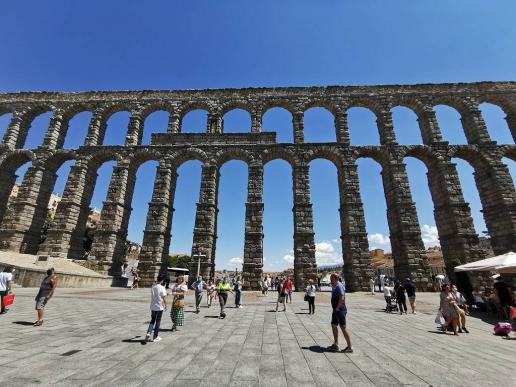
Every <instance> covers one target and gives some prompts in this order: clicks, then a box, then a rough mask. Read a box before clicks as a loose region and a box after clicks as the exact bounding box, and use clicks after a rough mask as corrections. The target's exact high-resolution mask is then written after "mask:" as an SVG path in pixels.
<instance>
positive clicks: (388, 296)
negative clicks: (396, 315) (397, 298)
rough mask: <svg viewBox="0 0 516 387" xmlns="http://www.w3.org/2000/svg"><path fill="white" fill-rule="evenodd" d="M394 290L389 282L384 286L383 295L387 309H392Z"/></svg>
mask: <svg viewBox="0 0 516 387" xmlns="http://www.w3.org/2000/svg"><path fill="white" fill-rule="evenodd" d="M392 292H393V288H391V287H390V286H389V285H388V283H386V284H385V285H384V286H383V297H384V298H385V311H386V312H391V311H392V309H393V308H392Z"/></svg>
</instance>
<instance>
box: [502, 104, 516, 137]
mask: <svg viewBox="0 0 516 387" xmlns="http://www.w3.org/2000/svg"><path fill="white" fill-rule="evenodd" d="M505 121H507V125H508V126H509V130H510V131H511V135H512V139H513V141H514V142H515V143H516V112H515V111H509V112H507V116H506V117H505Z"/></svg>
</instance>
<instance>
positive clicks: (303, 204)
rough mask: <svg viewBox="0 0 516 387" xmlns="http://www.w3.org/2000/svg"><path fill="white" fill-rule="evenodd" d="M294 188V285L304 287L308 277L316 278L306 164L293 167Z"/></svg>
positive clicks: (298, 287) (299, 287)
mask: <svg viewBox="0 0 516 387" xmlns="http://www.w3.org/2000/svg"><path fill="white" fill-rule="evenodd" d="M292 180H293V185H292V186H293V188H294V208H293V212H294V285H295V287H296V290H297V291H299V290H301V289H304V287H305V285H306V283H307V281H308V279H310V278H313V279H316V276H317V263H316V261H315V241H314V227H313V215H312V203H311V202H310V171H309V166H308V165H306V164H303V165H295V166H294V167H293V174H292Z"/></svg>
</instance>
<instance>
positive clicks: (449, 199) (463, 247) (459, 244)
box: [427, 160, 485, 282]
mask: <svg viewBox="0 0 516 387" xmlns="http://www.w3.org/2000/svg"><path fill="white" fill-rule="evenodd" d="M427 166H428V165H427ZM428 167H429V168H428V184H429V187H430V193H431V195H432V201H433V204H434V214H435V222H436V225H437V230H438V233H439V241H440V244H441V251H442V253H443V259H444V263H445V266H446V273H447V275H448V278H450V280H452V281H454V280H455V272H454V267H455V266H457V264H459V261H460V263H461V264H462V263H468V262H473V261H478V260H480V259H484V258H485V252H484V250H483V249H481V248H480V246H479V244H478V243H479V240H478V235H477V233H476V231H475V226H474V225H473V219H472V217H471V211H470V208H469V205H468V204H467V203H466V202H465V201H464V196H463V195H462V189H461V186H460V180H459V176H458V174H457V169H456V168H455V164H452V163H451V162H450V161H449V160H446V161H440V162H439V164H437V165H430V166H428ZM454 282H455V281H454Z"/></svg>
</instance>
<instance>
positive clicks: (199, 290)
mask: <svg viewBox="0 0 516 387" xmlns="http://www.w3.org/2000/svg"><path fill="white" fill-rule="evenodd" d="M191 288H192V289H194V290H195V313H199V311H200V308H201V301H202V294H203V291H204V289H206V282H204V281H203V280H202V277H198V278H197V281H195V282H194V283H192V286H191Z"/></svg>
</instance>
